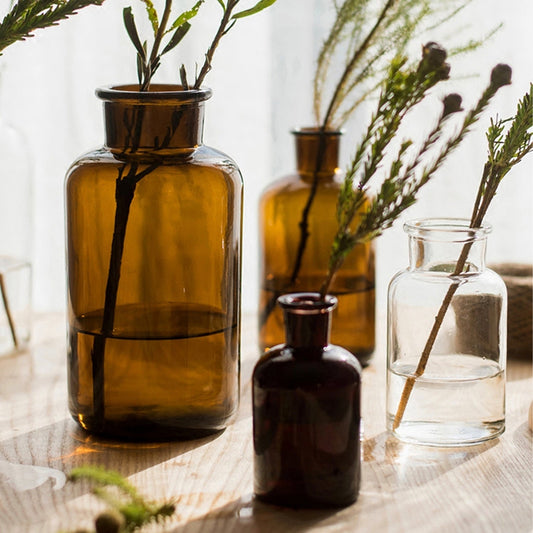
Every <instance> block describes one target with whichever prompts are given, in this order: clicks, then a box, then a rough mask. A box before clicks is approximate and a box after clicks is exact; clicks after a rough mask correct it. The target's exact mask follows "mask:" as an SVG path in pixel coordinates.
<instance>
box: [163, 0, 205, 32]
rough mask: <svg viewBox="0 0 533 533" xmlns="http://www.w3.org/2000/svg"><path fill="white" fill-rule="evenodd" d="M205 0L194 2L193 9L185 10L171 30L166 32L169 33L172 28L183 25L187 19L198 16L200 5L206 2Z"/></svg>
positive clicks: (171, 28)
mask: <svg viewBox="0 0 533 533" xmlns="http://www.w3.org/2000/svg"><path fill="white" fill-rule="evenodd" d="M204 1H205V0H198V2H196V4H194V6H193V7H191V9H189V10H188V11H184V12H183V13H182V14H181V15H180V16H179V17H178V18H177V19H176V20H175V21H174V23H173V24H172V26H171V27H170V29H169V30H167V31H166V32H165V33H169V32H171V31H172V30H175V29H176V28H179V27H180V26H183V24H185V23H186V22H187V21H189V20H191V19H192V18H194V17H196V15H197V14H198V10H199V9H200V6H201V5H202V4H203V3H204Z"/></svg>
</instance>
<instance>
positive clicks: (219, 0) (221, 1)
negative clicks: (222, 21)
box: [217, 0, 226, 12]
mask: <svg viewBox="0 0 533 533" xmlns="http://www.w3.org/2000/svg"><path fill="white" fill-rule="evenodd" d="M217 1H218V3H219V4H220V5H221V7H222V9H223V10H224V12H225V11H226V4H224V0H217Z"/></svg>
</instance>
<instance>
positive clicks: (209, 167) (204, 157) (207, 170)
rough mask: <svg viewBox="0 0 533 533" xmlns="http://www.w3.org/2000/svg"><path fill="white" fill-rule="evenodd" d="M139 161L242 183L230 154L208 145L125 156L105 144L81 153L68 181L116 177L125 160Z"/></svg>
mask: <svg viewBox="0 0 533 533" xmlns="http://www.w3.org/2000/svg"><path fill="white" fill-rule="evenodd" d="M132 162H137V163H139V165H141V166H143V167H148V166H150V165H154V164H155V165H156V168H155V169H154V171H153V172H154V173H155V172H157V169H158V167H160V168H161V169H164V170H165V171H168V169H169V168H171V167H174V168H175V169H176V172H180V173H181V172H184V171H185V170H187V171H190V170H191V169H194V168H197V169H198V170H199V171H200V172H201V174H202V175H206V174H211V175H219V176H220V175H222V176H224V179H225V180H229V181H232V182H233V183H234V185H235V186H236V187H237V188H240V187H242V175H241V173H240V170H239V167H238V166H237V164H236V163H235V161H233V159H231V158H230V157H229V156H228V155H226V154H224V153H223V152H220V151H219V150H216V149H214V148H211V147H208V146H204V145H202V146H199V147H198V148H196V149H195V150H193V151H191V152H189V153H185V152H184V153H178V154H175V155H174V154H166V155H165V156H164V157H157V156H154V155H153V154H143V155H141V156H139V157H128V158H124V157H121V156H120V155H118V154H115V153H113V152H111V151H110V150H108V149H107V148H105V147H101V148H97V149H95V150H91V151H89V152H87V153H85V154H82V155H81V156H80V157H78V158H77V159H76V160H75V161H74V162H73V163H72V165H71V166H70V168H69V170H68V171H67V182H68V181H71V180H76V179H83V178H84V177H85V176H86V175H90V176H92V175H94V173H95V172H98V173H99V175H102V176H105V175H106V174H108V175H109V177H110V179H113V180H115V179H116V172H115V170H116V169H118V168H120V167H121V166H123V165H124V164H125V163H128V164H129V163H132Z"/></svg>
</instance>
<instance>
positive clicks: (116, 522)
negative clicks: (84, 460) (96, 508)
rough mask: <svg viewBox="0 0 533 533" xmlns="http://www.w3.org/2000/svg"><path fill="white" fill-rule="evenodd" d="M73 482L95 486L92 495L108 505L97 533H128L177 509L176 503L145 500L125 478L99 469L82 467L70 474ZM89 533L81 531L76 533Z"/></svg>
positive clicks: (97, 527) (101, 515)
mask: <svg viewBox="0 0 533 533" xmlns="http://www.w3.org/2000/svg"><path fill="white" fill-rule="evenodd" d="M69 480H70V481H82V480H88V481H91V482H93V483H95V484H96V487H94V488H93V490H92V492H93V494H94V495H95V496H97V497H98V498H99V499H100V500H102V501H103V502H105V503H106V504H107V505H108V506H109V510H106V511H103V512H102V513H100V514H99V515H98V516H97V517H96V519H95V521H94V526H95V530H96V533H128V532H130V531H136V530H139V529H141V528H142V527H143V526H145V525H148V524H150V523H154V522H155V523H159V522H162V521H164V520H166V519H167V518H169V517H170V516H172V515H173V514H174V512H175V510H176V506H175V504H174V503H173V502H163V503H156V502H151V501H147V500H145V499H144V498H143V497H142V496H141V495H140V494H139V493H138V491H137V489H136V488H135V487H134V486H133V485H132V484H131V483H129V482H128V480H127V479H126V478H124V477H123V476H122V475H120V474H119V473H118V472H115V471H113V470H106V469H105V468H103V467H100V466H81V467H79V468H75V469H73V470H72V471H71V472H70V474H69ZM82 532H83V533H89V532H88V531H87V530H83V529H78V530H76V533H82Z"/></svg>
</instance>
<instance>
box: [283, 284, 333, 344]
mask: <svg viewBox="0 0 533 533" xmlns="http://www.w3.org/2000/svg"><path fill="white" fill-rule="evenodd" d="M278 303H279V305H280V306H281V307H282V308H283V314H284V322H285V343H286V344H287V346H289V347H291V348H294V349H296V350H298V349H316V350H318V351H321V350H322V348H324V347H325V346H327V345H328V344H329V335H330V330H331V312H332V311H333V309H334V308H335V307H336V305H337V299H336V298H335V297H333V296H326V298H325V299H321V297H320V295H319V294H318V293H295V294H286V295H283V296H281V297H280V298H278Z"/></svg>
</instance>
